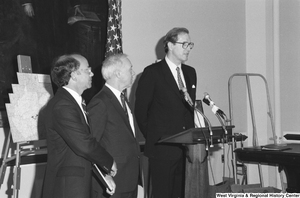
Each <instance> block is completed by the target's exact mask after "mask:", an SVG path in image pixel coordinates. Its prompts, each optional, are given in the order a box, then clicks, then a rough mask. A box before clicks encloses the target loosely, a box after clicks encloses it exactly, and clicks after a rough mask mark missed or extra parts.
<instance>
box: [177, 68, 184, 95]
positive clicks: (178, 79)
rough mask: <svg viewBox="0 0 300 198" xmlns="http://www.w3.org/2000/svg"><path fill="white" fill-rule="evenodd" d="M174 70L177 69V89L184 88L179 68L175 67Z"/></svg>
mask: <svg viewBox="0 0 300 198" xmlns="http://www.w3.org/2000/svg"><path fill="white" fill-rule="evenodd" d="M176 70H177V81H178V85H179V89H180V90H181V89H182V88H184V84H183V81H182V78H181V75H180V68H179V67H177V68H176Z"/></svg>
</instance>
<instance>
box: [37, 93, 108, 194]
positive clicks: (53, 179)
mask: <svg viewBox="0 0 300 198" xmlns="http://www.w3.org/2000/svg"><path fill="white" fill-rule="evenodd" d="M45 114H46V115H45V117H46V119H45V126H46V131H47V146H48V160H47V167H46V174H45V179H44V184H43V195H42V197H43V198H54V197H55V198H74V197H78V198H82V197H91V194H90V192H91V182H92V174H91V162H93V163H96V164H97V165H98V166H99V167H100V168H102V169H103V170H105V171H106V172H109V171H111V170H110V168H111V166H112V163H113V158H112V157H111V155H110V154H109V153H107V151H106V150H105V149H103V147H101V145H100V144H99V143H98V142H97V140H96V139H95V138H94V137H93V136H92V135H91V134H90V131H89V126H88V124H87V123H86V121H85V118H84V115H83V112H82V111H81V109H80V107H79V105H78V103H77V102H76V101H75V99H74V98H73V96H72V95H71V94H70V93H69V92H68V91H67V90H65V89H63V88H59V89H58V90H57V92H56V94H55V96H54V97H53V98H52V99H51V100H50V101H49V103H48V104H47V107H46V109H45Z"/></svg>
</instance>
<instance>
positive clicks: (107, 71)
mask: <svg viewBox="0 0 300 198" xmlns="http://www.w3.org/2000/svg"><path fill="white" fill-rule="evenodd" d="M127 57H128V56H127V55H126V54H114V55H111V56H109V57H107V58H106V59H105V60H104V61H103V64H102V69H101V73H102V76H103V79H104V80H105V81H107V80H108V79H110V78H111V77H112V76H113V75H114V72H115V71H117V70H118V69H120V67H121V66H123V59H124V58H127Z"/></svg>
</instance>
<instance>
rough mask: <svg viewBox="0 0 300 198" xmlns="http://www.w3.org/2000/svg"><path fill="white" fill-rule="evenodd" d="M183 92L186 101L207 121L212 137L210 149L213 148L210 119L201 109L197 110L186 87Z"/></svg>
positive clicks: (211, 138) (211, 137) (211, 136)
mask: <svg viewBox="0 0 300 198" xmlns="http://www.w3.org/2000/svg"><path fill="white" fill-rule="evenodd" d="M181 92H182V94H183V96H184V100H185V101H186V102H187V103H188V104H189V105H190V106H191V107H192V108H193V109H194V110H196V111H197V112H198V113H200V114H201V115H202V117H203V118H204V119H205V120H206V122H207V124H208V129H209V135H210V147H213V146H214V145H213V132H212V129H211V123H210V121H209V119H208V118H207V117H206V116H205V115H204V113H202V112H201V111H200V110H199V109H197V108H196V107H195V105H194V104H193V101H192V99H191V97H190V95H189V93H188V92H187V89H186V88H185V87H183V88H182V89H181Z"/></svg>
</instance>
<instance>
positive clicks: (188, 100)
mask: <svg viewBox="0 0 300 198" xmlns="http://www.w3.org/2000/svg"><path fill="white" fill-rule="evenodd" d="M181 92H182V94H183V97H184V100H185V101H186V102H187V103H188V104H189V105H190V106H191V107H194V104H193V101H192V99H191V97H190V94H189V93H188V92H187V89H186V88H185V87H182V88H181Z"/></svg>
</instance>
